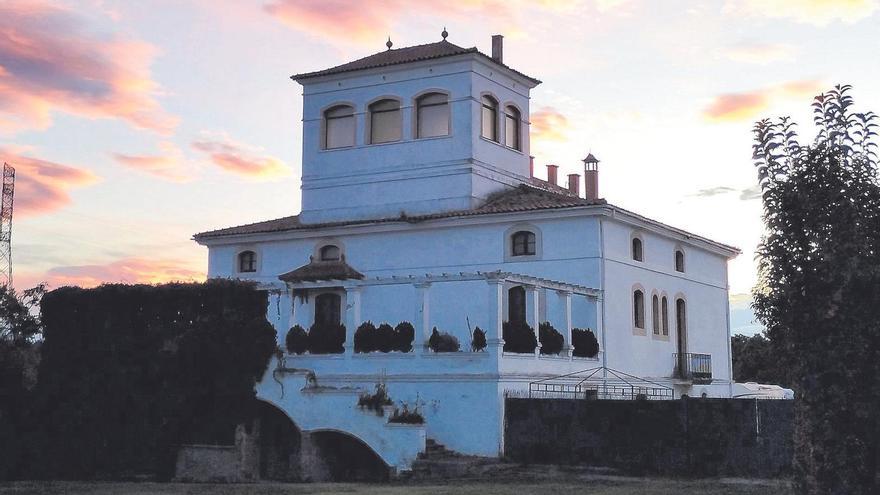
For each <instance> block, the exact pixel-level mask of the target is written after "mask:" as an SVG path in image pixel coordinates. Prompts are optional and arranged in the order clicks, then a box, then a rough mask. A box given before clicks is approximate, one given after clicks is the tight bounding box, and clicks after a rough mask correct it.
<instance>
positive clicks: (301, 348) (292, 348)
mask: <svg viewBox="0 0 880 495" xmlns="http://www.w3.org/2000/svg"><path fill="white" fill-rule="evenodd" d="M284 344H285V347H287V352H288V353H290V354H305V352H306V351H307V350H309V334H308V333H307V332H306V329H305V328H303V327H301V326H299V325H294V326H293V327H292V328H291V329H290V330H289V331H288V332H287V338H285V339H284Z"/></svg>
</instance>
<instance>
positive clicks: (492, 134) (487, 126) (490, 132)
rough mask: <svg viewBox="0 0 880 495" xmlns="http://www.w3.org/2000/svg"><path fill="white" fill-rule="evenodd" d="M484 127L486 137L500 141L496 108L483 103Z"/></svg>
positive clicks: (483, 134) (483, 133)
mask: <svg viewBox="0 0 880 495" xmlns="http://www.w3.org/2000/svg"><path fill="white" fill-rule="evenodd" d="M482 108H483V118H482V121H483V129H482V136H483V137H484V138H486V139H491V140H492V141H498V135H497V134H496V129H495V122H496V119H495V112H496V111H495V109H494V108H492V107H489V106H486V105H483V107H482Z"/></svg>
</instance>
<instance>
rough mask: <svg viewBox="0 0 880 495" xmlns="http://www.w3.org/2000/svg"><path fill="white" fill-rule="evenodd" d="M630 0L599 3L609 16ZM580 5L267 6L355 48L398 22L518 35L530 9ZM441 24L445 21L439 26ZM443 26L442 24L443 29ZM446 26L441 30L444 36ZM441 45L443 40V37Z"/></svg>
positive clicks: (294, 0) (548, 1)
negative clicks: (475, 22)
mask: <svg viewBox="0 0 880 495" xmlns="http://www.w3.org/2000/svg"><path fill="white" fill-rule="evenodd" d="M626 1H627V0H597V1H596V3H597V5H598V7H599V8H601V9H602V10H608V9H611V8H613V7H616V6H617V5H620V4H623V3H625V2H626ZM577 3H578V2H577V1H575V0H541V1H537V2H535V1H529V0H459V1H457V2H426V1H413V0H383V1H381V2H351V1H350V0H322V1H319V2H318V1H312V0H273V1H271V2H269V3H267V4H265V5H264V6H263V10H265V11H266V12H267V13H269V14H270V15H272V16H274V17H275V18H277V19H278V20H280V21H281V22H283V23H285V24H287V25H288V26H290V27H292V28H294V29H297V30H300V31H304V32H307V33H310V34H313V35H317V36H321V37H324V38H335V39H338V40H345V41H353V42H366V41H371V42H373V43H376V42H378V40H379V39H381V38H383V37H384V36H386V35H387V34H388V33H391V32H393V29H392V28H393V26H394V22H395V21H396V20H399V19H401V18H402V17H406V16H422V17H426V16H430V17H433V18H437V19H467V20H470V19H474V18H484V19H492V20H493V21H495V22H497V23H499V25H505V26H507V27H508V29H513V30H515V28H516V24H518V22H517V21H518V20H520V19H522V18H523V17H524V16H523V11H524V10H525V9H527V8H539V9H544V10H563V9H568V8H571V7H573V6H575V5H576V4H577ZM438 22H439V21H438ZM441 24H442V23H441ZM439 29H440V24H438V33H437V34H438V35H439ZM438 41H439V37H438Z"/></svg>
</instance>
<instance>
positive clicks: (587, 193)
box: [583, 153, 599, 199]
mask: <svg viewBox="0 0 880 495" xmlns="http://www.w3.org/2000/svg"><path fill="white" fill-rule="evenodd" d="M583 162H584V197H585V198H587V199H599V159H598V158H596V157H595V156H593V154H592V153H590V154H588V155H587V157H586V158H584V160H583Z"/></svg>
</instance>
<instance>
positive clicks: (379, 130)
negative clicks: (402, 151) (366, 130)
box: [370, 100, 402, 144]
mask: <svg viewBox="0 0 880 495" xmlns="http://www.w3.org/2000/svg"><path fill="white" fill-rule="evenodd" d="M401 126H402V124H401V120H400V102H399V101H396V100H380V101H377V102H376V103H373V104H372V105H370V143H372V144H378V143H390V142H392V141H400V137H401Z"/></svg>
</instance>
